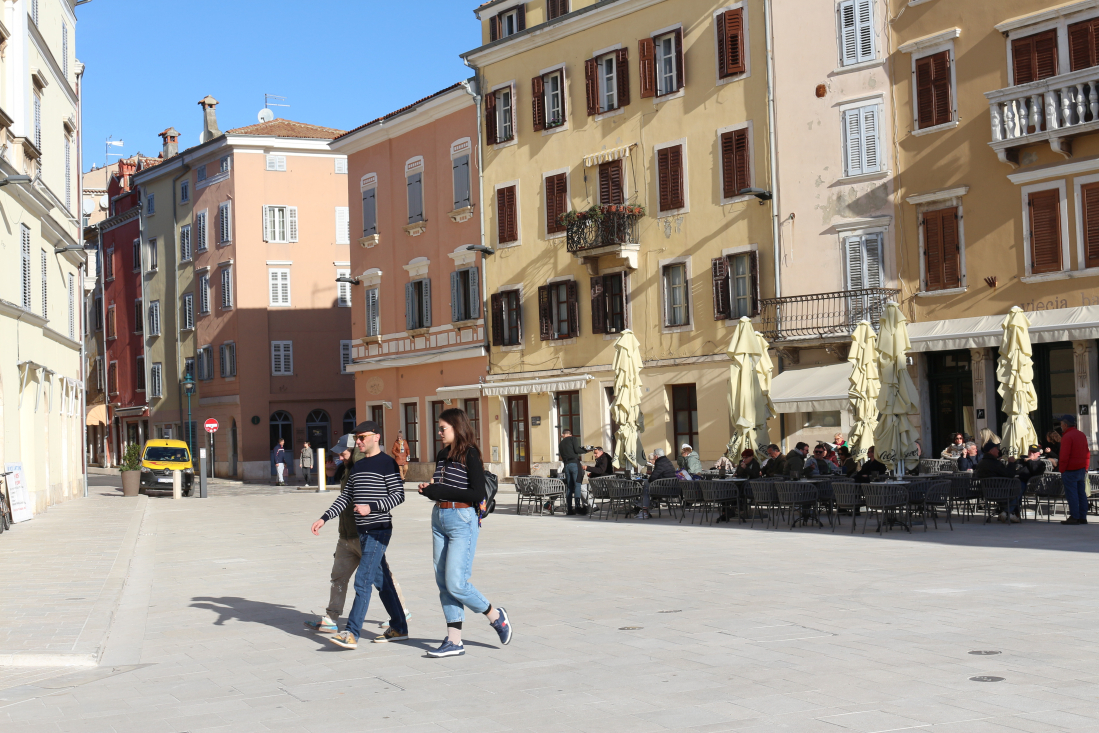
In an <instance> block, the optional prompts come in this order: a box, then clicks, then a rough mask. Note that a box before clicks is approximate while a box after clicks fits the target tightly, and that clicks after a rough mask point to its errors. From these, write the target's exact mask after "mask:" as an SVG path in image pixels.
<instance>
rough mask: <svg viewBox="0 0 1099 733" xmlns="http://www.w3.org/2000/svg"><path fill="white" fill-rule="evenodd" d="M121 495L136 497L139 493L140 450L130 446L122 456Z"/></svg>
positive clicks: (135, 446)
mask: <svg viewBox="0 0 1099 733" xmlns="http://www.w3.org/2000/svg"><path fill="white" fill-rule="evenodd" d="M119 471H120V472H121V473H122V495H123V496H137V495H138V493H140V491H141V448H140V447H138V446H137V445H133V444H131V445H130V447H128V448H127V449H126V454H125V455H124V456H122V465H121V466H119Z"/></svg>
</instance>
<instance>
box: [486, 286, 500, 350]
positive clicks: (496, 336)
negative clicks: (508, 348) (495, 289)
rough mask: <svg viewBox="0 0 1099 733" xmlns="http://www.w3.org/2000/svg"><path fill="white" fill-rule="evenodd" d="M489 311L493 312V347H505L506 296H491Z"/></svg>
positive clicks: (496, 294)
mask: <svg viewBox="0 0 1099 733" xmlns="http://www.w3.org/2000/svg"><path fill="white" fill-rule="evenodd" d="M488 302H489V309H490V310H491V311H492V345H493V346H503V345H504V296H503V295H502V294H500V293H493V294H492V295H490V296H489V299H488Z"/></svg>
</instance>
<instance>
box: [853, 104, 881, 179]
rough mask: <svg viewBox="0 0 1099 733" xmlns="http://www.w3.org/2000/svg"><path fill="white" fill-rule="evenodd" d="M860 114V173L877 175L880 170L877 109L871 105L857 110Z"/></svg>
mask: <svg viewBox="0 0 1099 733" xmlns="http://www.w3.org/2000/svg"><path fill="white" fill-rule="evenodd" d="M858 111H859V112H860V113H861V114H862V172H863V173H877V172H878V171H880V170H881V150H880V146H879V144H878V143H879V141H878V107H877V105H873V106H870V107H863V108H862V109H861V110H858Z"/></svg>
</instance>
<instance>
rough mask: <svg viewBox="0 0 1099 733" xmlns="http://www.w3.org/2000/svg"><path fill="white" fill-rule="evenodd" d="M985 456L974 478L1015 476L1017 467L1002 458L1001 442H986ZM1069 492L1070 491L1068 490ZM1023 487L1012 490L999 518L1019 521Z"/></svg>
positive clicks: (1001, 506) (974, 470)
mask: <svg viewBox="0 0 1099 733" xmlns="http://www.w3.org/2000/svg"><path fill="white" fill-rule="evenodd" d="M982 452H983V453H984V455H983V456H981V461H980V463H978V464H977V467H976V468H975V469H973V478H975V479H983V478H1015V469H1014V468H1012V467H1009V466H1007V465H1006V464H1004V463H1003V462H1002V461H1001V460H1000V444H999V443H994V442H992V441H991V440H990V441H988V442H987V443H985V447H984V451H982ZM1065 493H1066V494H1067V493H1068V491H1067V490H1066V491H1065ZM1022 494H1023V489H1022V487H1021V486H1020V487H1019V488H1018V489H1015V490H1013V491H1012V494H1011V498H1010V499H1009V500H1008V503H1007V506H1006V507H1005V506H1004V505H1003V504H1001V505H1000V513H999V520H1000V521H1001V522H1007V521H1011V522H1018V521H1020V520H1019V499H1020V498H1021V497H1022ZM1070 506H1071V505H1070Z"/></svg>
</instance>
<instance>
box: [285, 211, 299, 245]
mask: <svg viewBox="0 0 1099 733" xmlns="http://www.w3.org/2000/svg"><path fill="white" fill-rule="evenodd" d="M286 228H287V230H289V234H290V236H289V237H288V241H291V242H296V241H298V207H297V206H287V207H286Z"/></svg>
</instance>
